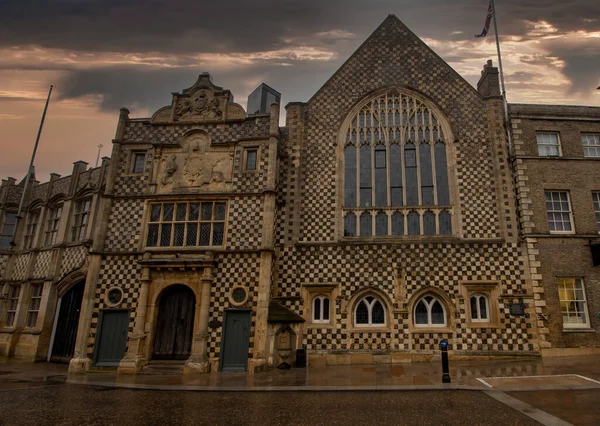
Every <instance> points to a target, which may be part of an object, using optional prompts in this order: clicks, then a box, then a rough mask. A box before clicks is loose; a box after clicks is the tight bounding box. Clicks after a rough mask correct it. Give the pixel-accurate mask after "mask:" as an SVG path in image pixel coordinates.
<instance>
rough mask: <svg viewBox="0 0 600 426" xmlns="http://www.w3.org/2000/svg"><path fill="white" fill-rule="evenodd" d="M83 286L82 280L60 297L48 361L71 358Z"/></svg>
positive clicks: (67, 360)
mask: <svg viewBox="0 0 600 426" xmlns="http://www.w3.org/2000/svg"><path fill="white" fill-rule="evenodd" d="M84 287H85V280H82V281H80V282H78V283H77V284H75V285H74V286H73V287H71V288H70V289H69V291H67V292H66V293H65V294H63V296H62V297H61V298H60V301H59V303H60V305H59V307H58V317H57V320H56V321H57V322H56V325H55V331H54V341H53V344H52V352H51V355H50V361H54V362H69V360H70V359H71V358H73V353H74V352H75V341H76V340H77V327H78V325H79V311H80V310H81V301H82V299H83V289H84Z"/></svg>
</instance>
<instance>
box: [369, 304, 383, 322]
mask: <svg viewBox="0 0 600 426" xmlns="http://www.w3.org/2000/svg"><path fill="white" fill-rule="evenodd" d="M371 316H372V320H371V323H372V324H385V310H384V309H383V305H382V304H381V302H380V301H379V300H376V301H375V303H374V304H373V307H372V308H371Z"/></svg>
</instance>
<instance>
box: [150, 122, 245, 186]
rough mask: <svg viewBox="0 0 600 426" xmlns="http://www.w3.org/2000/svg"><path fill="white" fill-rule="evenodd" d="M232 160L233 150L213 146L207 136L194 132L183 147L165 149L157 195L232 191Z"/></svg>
mask: <svg viewBox="0 0 600 426" xmlns="http://www.w3.org/2000/svg"><path fill="white" fill-rule="evenodd" d="M233 156H234V147H233V146H231V147H230V146H218V147H217V146H212V145H211V144H210V138H209V136H208V135H207V134H206V133H204V132H199V131H195V132H193V133H191V134H189V135H187V136H185V137H184V138H183V141H182V143H181V145H180V146H177V147H169V148H164V149H163V151H162V155H161V158H160V164H159V167H158V177H157V182H156V183H157V190H158V193H159V194H164V193H168V192H188V191H189V192H228V191H231V180H232V176H233Z"/></svg>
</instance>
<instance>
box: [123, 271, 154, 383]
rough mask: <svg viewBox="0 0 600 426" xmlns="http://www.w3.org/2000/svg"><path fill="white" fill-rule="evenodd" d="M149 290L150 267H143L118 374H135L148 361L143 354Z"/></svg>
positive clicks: (146, 334)
mask: <svg viewBox="0 0 600 426" xmlns="http://www.w3.org/2000/svg"><path fill="white" fill-rule="evenodd" d="M149 290H150V269H149V268H144V269H143V270H142V276H141V278H140V294H139V296H138V305H137V308H136V310H135V322H134V325H133V333H131V334H130V335H129V345H128V346H127V353H126V354H125V356H124V357H123V359H122V360H121V362H120V363H119V368H118V370H117V372H118V373H119V374H135V373H137V372H138V371H140V370H141V369H142V367H144V365H146V364H147V363H148V360H147V359H146V357H145V354H144V348H145V346H146V340H147V337H148V333H147V332H146V331H145V324H146V312H147V310H148V293H149Z"/></svg>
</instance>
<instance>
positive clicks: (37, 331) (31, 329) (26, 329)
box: [21, 328, 42, 335]
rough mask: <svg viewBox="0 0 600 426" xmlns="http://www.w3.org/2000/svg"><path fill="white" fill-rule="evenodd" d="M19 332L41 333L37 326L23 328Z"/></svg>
mask: <svg viewBox="0 0 600 426" xmlns="http://www.w3.org/2000/svg"><path fill="white" fill-rule="evenodd" d="M21 334H33V335H39V334H42V330H40V329H39V328H24V329H23V331H21Z"/></svg>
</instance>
